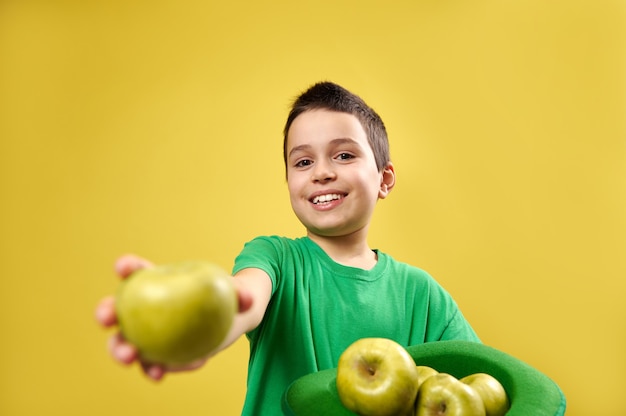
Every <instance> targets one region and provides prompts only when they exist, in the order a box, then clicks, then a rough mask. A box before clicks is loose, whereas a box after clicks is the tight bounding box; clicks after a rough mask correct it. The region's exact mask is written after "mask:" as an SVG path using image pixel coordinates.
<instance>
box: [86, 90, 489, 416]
mask: <svg viewBox="0 0 626 416" xmlns="http://www.w3.org/2000/svg"><path fill="white" fill-rule="evenodd" d="M284 157H285V165H286V176H287V185H288V190H289V195H290V200H291V205H292V208H293V211H294V213H295V214H296V216H297V217H298V219H299V220H300V222H301V223H302V224H303V225H304V227H305V229H306V236H304V237H302V238H297V239H290V238H285V237H278V236H268V237H258V238H255V239H254V240H252V241H250V242H248V243H247V244H246V245H245V246H244V248H243V250H242V252H241V253H240V254H239V256H237V258H236V259H235V265H234V268H233V276H234V281H235V284H236V287H237V288H238V293H239V301H240V312H239V314H238V315H237V317H236V318H235V323H234V324H233V327H232V328H231V331H230V333H229V335H228V337H227V339H226V341H225V342H224V343H223V344H222V345H221V346H220V348H218V351H220V350H222V349H224V348H226V347H227V346H228V345H230V344H231V343H233V342H234V341H235V340H237V339H238V338H239V337H240V336H241V335H244V334H245V335H246V336H247V338H248V340H249V342H250V361H249V367H248V384H247V394H246V400H245V404H244V409H243V413H242V414H244V415H263V416H265V415H279V414H282V411H281V399H282V394H283V393H284V391H285V389H286V388H287V387H288V386H289V384H291V383H292V382H293V381H294V380H295V379H297V378H299V377H301V376H303V375H306V374H309V373H312V372H315V371H319V370H324V369H328V368H333V367H336V366H337V362H338V359H339V356H340V355H341V353H342V352H343V351H344V350H345V348H347V347H348V346H349V345H350V344H351V343H352V342H354V341H356V340H357V339H359V338H364V337H385V338H390V339H393V340H395V341H396V342H399V343H400V344H402V345H407V346H408V345H414V344H420V343H424V342H430V341H439V340H446V339H464V340H471V341H478V337H477V336H476V334H475V332H474V331H473V329H472V328H471V326H470V325H469V324H468V322H467V321H466V320H465V318H464V317H463V315H462V313H461V312H460V310H459V309H458V307H457V305H456V303H455V302H454V300H453V299H452V297H451V296H450V295H449V294H448V293H447V292H446V291H445V290H444V289H443V288H442V287H441V286H440V285H439V284H438V283H437V282H436V281H435V280H434V279H433V278H432V277H430V276H429V275H428V274H427V273H426V272H424V271H423V270H421V269H418V268H416V267H413V266H410V265H408V264H405V263H401V262H398V261H396V260H394V259H393V258H392V257H391V256H389V255H387V254H385V253H383V252H381V251H379V250H373V249H371V248H370V247H369V245H368V242H367V235H368V229H369V224H370V221H371V218H372V214H373V212H374V208H375V206H376V204H377V202H378V201H379V200H381V199H384V198H386V197H387V196H388V195H389V193H390V192H391V190H392V189H393V187H394V184H395V171H394V168H393V164H392V163H391V161H390V158H389V145H388V141H387V134H386V131H385V127H384V124H383V122H382V120H381V119H380V117H379V116H378V115H377V114H376V112H374V110H373V109H371V108H370V107H369V106H367V105H366V104H365V103H364V102H363V101H362V100H361V99H360V98H359V97H358V96H356V95H354V94H352V93H350V92H349V91H347V90H345V89H344V88H342V87H340V86H338V85H336V84H333V83H330V82H322V83H318V84H315V85H313V86H312V87H311V88H309V89H308V90H307V91H306V92H304V93H303V94H302V95H300V97H298V99H297V100H296V101H295V102H294V104H293V107H292V110H291V112H290V114H289V117H288V119H287V123H286V126H285V130H284ZM146 266H149V263H148V262H147V261H145V260H143V259H140V258H137V257H134V256H125V257H123V258H121V259H120V260H119V261H118V263H117V267H118V272H119V274H120V275H121V276H123V277H125V276H127V275H129V274H130V273H132V272H133V271H134V270H136V269H138V268H141V267H146ZM98 318H99V320H100V321H101V323H102V324H104V325H106V326H110V325H113V324H115V322H116V318H115V314H114V310H113V299H112V298H107V299H105V300H104V301H103V302H102V303H101V305H100V307H99V308H98ZM110 347H111V351H112V353H113V354H114V356H115V357H117V358H118V359H119V360H120V361H122V362H125V363H130V362H133V361H135V360H137V359H138V358H139V357H138V356H137V352H136V350H135V349H134V348H133V347H132V346H130V345H128V344H127V343H125V342H124V340H123V339H122V338H121V337H120V336H119V335H116V336H114V337H113V339H112V341H111V344H110ZM200 364H201V363H197V364H196V365H193V366H190V367H188V368H187V369H191V368H196V367H197V366H198V365H200ZM144 368H145V371H146V373H147V374H148V375H149V376H151V377H153V378H155V379H159V378H161V377H162V376H163V374H164V372H165V371H168V370H174V369H164V368H162V367H160V366H155V365H151V366H145V367H144Z"/></svg>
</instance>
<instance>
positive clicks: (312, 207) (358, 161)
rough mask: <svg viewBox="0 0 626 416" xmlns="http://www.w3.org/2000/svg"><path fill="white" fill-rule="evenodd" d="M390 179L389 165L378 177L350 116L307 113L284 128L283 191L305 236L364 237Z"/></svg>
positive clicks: (362, 132)
mask: <svg viewBox="0 0 626 416" xmlns="http://www.w3.org/2000/svg"><path fill="white" fill-rule="evenodd" d="M394 178H395V176H394V171H393V166H392V165H391V164H389V165H388V167H387V168H386V169H383V171H380V172H379V171H378V169H377V167H376V161H375V159H374V153H373V151H372V148H371V147H370V145H369V143H368V140H367V136H366V133H365V130H364V129H363V126H362V125H361V123H360V122H359V120H358V119H357V118H356V117H355V116H353V115H351V114H348V113H341V112H334V111H328V110H312V111H307V112H304V113H302V114H300V115H299V116H298V117H296V119H295V120H294V121H293V124H292V125H291V127H290V128H289V132H288V134H287V185H288V188H289V195H290V199H291V206H292V208H293V210H294V212H295V214H296V216H297V217H298V219H299V220H300V222H302V224H304V226H305V227H306V228H307V230H308V232H309V234H311V233H312V234H314V235H319V236H324V237H338V236H346V235H349V234H352V233H355V232H358V231H362V230H365V231H366V230H367V227H368V225H369V222H370V219H371V216H372V213H373V211H374V207H375V205H376V202H377V200H378V199H379V198H385V197H386V196H387V194H388V193H389V191H390V190H391V188H392V187H393V184H394Z"/></svg>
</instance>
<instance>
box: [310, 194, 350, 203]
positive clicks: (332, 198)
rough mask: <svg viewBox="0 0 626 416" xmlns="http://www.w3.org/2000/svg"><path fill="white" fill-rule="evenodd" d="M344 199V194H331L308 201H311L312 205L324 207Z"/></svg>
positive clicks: (317, 196)
mask: <svg viewBox="0 0 626 416" xmlns="http://www.w3.org/2000/svg"><path fill="white" fill-rule="evenodd" d="M345 197H346V194H336V193H332V194H323V195H316V196H314V197H313V198H311V199H310V200H309V201H311V203H313V204H314V205H324V204H330V203H331V202H333V201H339V200H341V199H343V198H345Z"/></svg>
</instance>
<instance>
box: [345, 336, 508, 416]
mask: <svg viewBox="0 0 626 416" xmlns="http://www.w3.org/2000/svg"><path fill="white" fill-rule="evenodd" d="M336 385H337V393H338V394H339V399H340V400H341V403H342V404H343V405H344V406H345V407H346V408H347V409H348V410H350V411H352V412H354V413H356V414H357V415H360V416H435V415H438V416H443V415H445V416H502V415H504V414H506V412H507V411H508V410H509V407H510V402H509V398H508V396H507V394H506V391H505V390H504V387H503V386H502V385H501V384H500V382H499V381H498V380H497V379H496V378H494V377H493V376H491V375H489V374H487V373H475V374H471V375H468V376H466V377H463V378H461V379H457V378H456V377H454V376H452V375H451V374H447V373H441V372H438V371H437V370H436V369H434V368H432V367H428V366H424V365H417V364H416V363H415V361H414V360H413V358H412V357H411V355H410V354H409V353H408V352H407V350H406V349H405V348H404V347H402V346H401V345H400V344H398V343H396V342H395V341H392V340H389V339H386V338H363V339H360V340H358V341H356V342H354V343H353V344H352V345H350V346H349V347H348V348H347V349H346V350H345V351H344V352H343V354H342V355H341V357H340V358H339V364H338V367H337V380H336Z"/></svg>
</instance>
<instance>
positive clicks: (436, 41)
mask: <svg viewBox="0 0 626 416" xmlns="http://www.w3.org/2000/svg"><path fill="white" fill-rule="evenodd" d="M625 58H626V3H624V2H623V1H621V0H614V1H611V0H557V1H545V0H511V1H505V0H502V1H494V0H491V1H490V0H474V1H470V0H457V1H451V0H416V1H404V2H387V3H384V6H383V3H379V2H368V1H362V0H359V1H345V2H335V1H316V2H297V1H281V2H270V3H263V2H253V1H251V2H240V1H231V2H211V1H183V2H175V1H163V0H161V1H159V0H157V1H147V0H137V1H119V2H111V1H72V0H66V1H61V0H59V1H45V2H44V1H40V2H34V1H33V2H31V1H9V0H5V1H3V2H1V3H0V140H1V141H0V186H1V188H0V191H1V192H0V214H1V215H0V279H1V281H0V328H1V332H0V414H1V415H7V416H18V415H19V416H21V415H36V414H54V415H57V414H58V415H92V416H96V415H110V414H116V415H119V416H124V415H136V414H151V415H174V414H176V415H182V414H184V415H187V416H192V415H208V414H214V415H234V414H238V411H239V409H240V406H241V403H242V400H243V397H244V393H245V374H246V364H247V362H246V361H247V343H246V342H245V341H244V340H240V341H238V342H237V343H236V344H235V346H234V347H233V348H231V349H230V350H228V351H226V352H224V353H223V354H222V355H221V356H219V357H218V358H216V359H215V360H214V361H212V362H210V363H209V364H208V365H207V366H206V367H205V368H203V369H202V370H200V371H198V372H195V373H193V374H185V375H172V376H170V377H168V379H167V380H165V382H164V383H161V384H155V383H152V382H150V381H148V380H147V379H145V378H144V377H143V376H142V375H141V374H140V372H139V370H138V368H137V367H131V368H124V367H122V366H119V365H117V364H116V363H114V362H113V360H112V359H111V358H110V357H109V356H108V354H107V352H106V348H105V342H106V341H105V340H106V338H107V337H108V335H109V334H110V331H105V330H102V329H101V328H99V327H98V326H97V325H96V323H95V320H94V319H93V309H94V306H95V305H96V303H97V301H98V300H99V299H100V298H101V297H102V296H103V295H106V294H109V293H112V292H113V291H114V290H115V288H116V284H117V278H116V276H115V274H114V273H113V269H112V264H113V261H114V259H115V258H116V257H117V256H118V255H119V254H122V253H124V252H136V253H139V254H142V255H144V256H146V257H148V258H150V259H153V260H154V261H156V262H168V261H174V260H180V259H186V258H204V259H209V260H212V261H214V262H216V263H218V264H220V265H221V266H223V267H224V268H227V269H229V268H230V267H231V265H232V261H233V259H234V257H235V255H236V254H237V253H238V251H239V250H240V249H241V247H242V245H243V243H244V242H245V241H247V240H249V239H251V238H252V237H254V236H256V235H259V234H281V235H287V236H299V235H301V234H302V232H303V230H302V228H301V226H300V225H299V224H298V222H297V221H296V219H295V217H294V216H293V214H292V213H291V210H290V207H289V201H288V196H287V190H286V186H285V182H284V177H283V166H282V158H281V157H282V155H281V145H282V143H281V130H282V127H283V122H284V120H285V117H286V114H287V109H288V105H289V102H290V101H291V99H292V98H293V97H294V96H295V95H296V94H297V93H299V92H300V91H302V90H303V89H305V88H306V87H308V86H309V85H310V84H311V83H313V82H316V81H319V80H325V79H327V80H332V81H335V82H338V83H340V84H342V85H344V86H346V87H347V88H349V89H351V90H353V91H354V92H356V93H358V94H359V95H361V96H362V97H363V98H364V99H365V100H366V101H367V102H368V103H370V104H371V105H372V106H373V107H374V108H375V109H376V110H377V111H378V112H379V113H380V115H381V116H382V117H383V119H384V120H385V122H386V124H387V127H388V131H389V135H390V140H391V143H392V157H393V160H394V162H395V164H396V169H397V174H398V182H397V186H396V188H395V189H394V191H393V193H392V194H391V196H390V197H389V199H387V200H385V201H383V202H381V203H380V204H379V208H378V212H377V213H376V215H375V218H374V222H373V225H372V232H371V245H372V246H373V247H376V248H380V249H382V250H384V251H386V252H388V253H390V254H392V255H394V256H395V257H396V258H398V259H400V260H403V261H407V262H410V263H412V264H415V265H418V266H421V267H422V268H424V269H426V270H428V271H429V272H431V273H432V274H433V275H434V276H435V277H436V278H437V279H438V280H439V281H440V282H441V283H442V284H443V285H444V286H445V287H446V288H447V289H448V290H449V291H450V292H451V293H452V294H453V296H454V297H455V298H456V300H457V301H458V303H459V304H460V306H461V307H462V309H463V311H464V313H465V315H466V316H467V317H468V318H469V319H470V321H471V322H472V323H473V325H474V326H475V328H476V329H477V331H478V332H479V334H480V336H481V337H482V339H483V340H484V342H485V343H487V344H489V345H492V346H494V347H496V348H499V349H501V350H503V351H506V352H508V353H510V354H512V355H514V356H516V357H518V358H520V359H522V360H524V361H526V362H528V363H529V364H531V365H533V366H535V367H536V368H538V369H539V370H541V371H543V372H545V373H546V374H548V375H549V376H550V377H551V378H553V379H554V380H555V381H556V382H557V383H558V384H559V385H560V386H561V387H562V389H563V390H564V392H565V393H566V395H567V398H568V404H569V406H568V412H567V414H568V415H571V416H583V415H597V414H612V415H617V414H626V404H625V402H624V397H623V396H624V391H625V390H626V389H625V387H626V382H625V376H624V373H625V370H626V359H625V354H624V353H625V351H626V319H625V318H626V306H625V305H626V303H625V302H624V294H625V288H626V285H625V280H626V279H625V277H626V256H625V255H624V254H625V253H624V249H625V248H626V186H625V179H626V145H625V143H626V117H625V116H626V111H625V110H626V59H625Z"/></svg>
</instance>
